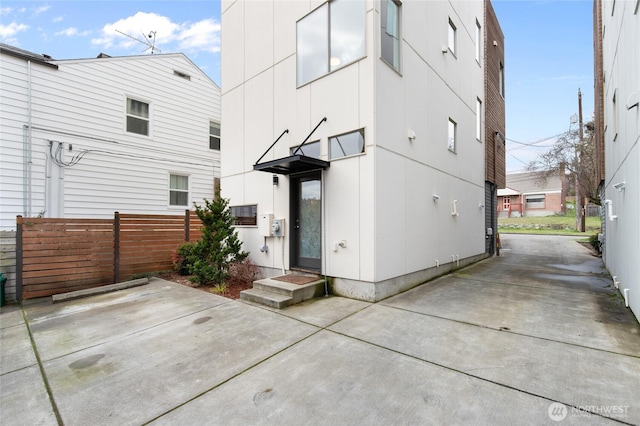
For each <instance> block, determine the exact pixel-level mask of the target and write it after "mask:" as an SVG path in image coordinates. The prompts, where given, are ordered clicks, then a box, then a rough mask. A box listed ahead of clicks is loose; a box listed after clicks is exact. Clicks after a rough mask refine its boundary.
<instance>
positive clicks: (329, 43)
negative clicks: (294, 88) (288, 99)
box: [296, 0, 365, 86]
mask: <svg viewBox="0 0 640 426" xmlns="http://www.w3.org/2000/svg"><path fill="white" fill-rule="evenodd" d="M364 40H365V10H364V1H362V0H333V1H331V2H328V3H325V4H323V5H322V6H320V7H319V8H318V9H316V10H314V11H313V12H311V13H310V14H309V15H307V16H305V17H304V18H302V19H301V20H300V21H298V24H297V38H296V54H297V56H296V57H297V69H298V71H297V82H298V86H300V85H302V84H305V83H308V82H309V81H311V80H315V79H316V78H319V77H322V76H323V75H325V74H327V73H329V72H331V71H334V70H337V69H339V68H342V67H343V66H345V65H348V64H350V63H352V62H354V61H356V60H358V59H360V58H362V57H363V56H364V55H365V42H364Z"/></svg>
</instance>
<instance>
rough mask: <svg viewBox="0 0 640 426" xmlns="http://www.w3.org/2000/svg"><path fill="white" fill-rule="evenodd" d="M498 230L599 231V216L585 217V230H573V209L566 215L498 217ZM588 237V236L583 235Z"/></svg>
mask: <svg viewBox="0 0 640 426" xmlns="http://www.w3.org/2000/svg"><path fill="white" fill-rule="evenodd" d="M498 232H501V233H504V234H545V235H577V236H585V234H594V233H596V234H597V233H598V232H600V217H598V216H592V217H587V218H585V232H577V231H576V230H575V217H574V216H573V211H571V212H570V213H569V214H568V215H565V216H562V215H553V216H542V217H510V218H498ZM585 238H588V237H585Z"/></svg>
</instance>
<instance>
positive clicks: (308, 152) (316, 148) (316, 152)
mask: <svg viewBox="0 0 640 426" xmlns="http://www.w3.org/2000/svg"><path fill="white" fill-rule="evenodd" d="M296 149H298V146H294V147H292V148H291V155H293V153H294V152H295V151H296ZM298 154H302V155H304V156H306V157H313V158H320V141H314V142H307V143H305V144H304V146H303V147H302V148H300V150H299V151H298V152H297V153H296V155H298Z"/></svg>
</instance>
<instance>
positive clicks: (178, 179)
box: [169, 173, 189, 207]
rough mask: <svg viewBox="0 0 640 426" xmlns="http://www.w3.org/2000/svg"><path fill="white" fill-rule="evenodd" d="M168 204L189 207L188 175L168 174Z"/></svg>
mask: <svg viewBox="0 0 640 426" xmlns="http://www.w3.org/2000/svg"><path fill="white" fill-rule="evenodd" d="M169 205H170V206H173V207H189V176H188V175H179V174H173V173H171V174H169Z"/></svg>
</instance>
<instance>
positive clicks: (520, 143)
mask: <svg viewBox="0 0 640 426" xmlns="http://www.w3.org/2000/svg"><path fill="white" fill-rule="evenodd" d="M562 135H564V133H559V134H557V135H553V136H549V137H546V138H542V139H538V140H537V141H533V142H528V143H527V142H520V141H517V140H514V139H509V138H505V139H506V140H507V141H509V142H513V143H517V144H519V145H522V146H519V147H516V148H513V149H511V151H514V150H516V149H520V148H524V147H533V148H551V147H552V146H553V144H552V145H538V144H539V143H542V142H546V141H548V140H550V139H554V138H558V137H560V136H562Z"/></svg>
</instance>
